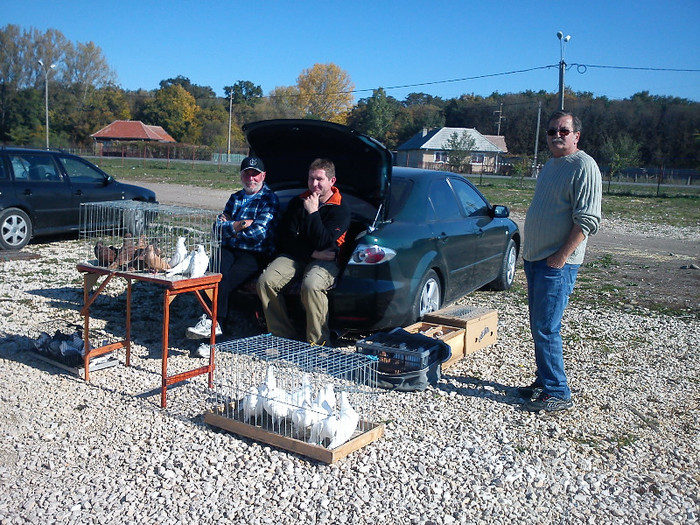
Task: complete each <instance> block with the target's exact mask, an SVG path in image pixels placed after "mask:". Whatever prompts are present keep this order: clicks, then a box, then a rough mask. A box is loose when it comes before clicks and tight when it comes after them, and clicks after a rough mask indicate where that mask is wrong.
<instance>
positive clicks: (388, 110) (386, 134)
mask: <svg viewBox="0 0 700 525" xmlns="http://www.w3.org/2000/svg"><path fill="white" fill-rule="evenodd" d="M399 109H400V104H399V102H398V101H397V100H396V99H395V98H394V97H388V96H387V95H386V92H385V91H384V89H382V88H379V89H375V90H373V91H372V96H371V97H369V98H366V99H362V100H360V101H359V102H358V103H357V106H355V107H354V108H353V109H352V112H351V114H350V117H349V119H348V124H349V125H351V126H352V127H354V128H355V129H357V130H358V131H361V132H362V133H366V134H367V135H369V136H370V137H373V138H375V139H377V140H379V141H380V142H382V143H384V144H385V145H387V146H388V147H390V148H391V147H396V145H397V144H395V142H396V141H395V136H396V134H395V119H396V115H397V113H398V111H399Z"/></svg>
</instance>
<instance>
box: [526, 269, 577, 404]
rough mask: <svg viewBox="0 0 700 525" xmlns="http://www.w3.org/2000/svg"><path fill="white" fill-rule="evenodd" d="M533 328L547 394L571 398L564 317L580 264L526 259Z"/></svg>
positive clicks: (541, 383)
mask: <svg viewBox="0 0 700 525" xmlns="http://www.w3.org/2000/svg"><path fill="white" fill-rule="evenodd" d="M524 268H525V276H526V277H527V302H528V308H529V312H530V331H531V332H532V339H533V340H534V342H535V363H536V365H537V377H536V380H535V382H536V384H538V385H539V386H541V387H542V389H543V391H544V392H545V393H547V394H550V395H553V396H556V397H558V398H561V399H564V400H568V399H570V398H571V390H569V385H568V384H567V381H566V373H565V372H564V348H563V346H562V340H561V333H560V331H561V318H562V316H563V315H564V310H565V309H566V305H567V304H568V302H569V295H571V292H572V291H573V289H574V284H575V283H576V275H577V274H578V268H579V265H578V264H565V265H564V267H563V268H550V267H549V266H547V260H546V259H543V260H541V261H524Z"/></svg>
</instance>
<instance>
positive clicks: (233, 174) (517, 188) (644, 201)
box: [90, 157, 700, 227]
mask: <svg viewBox="0 0 700 525" xmlns="http://www.w3.org/2000/svg"><path fill="white" fill-rule="evenodd" d="M90 160H92V161H93V162H95V163H96V164H98V165H99V166H100V167H101V168H102V169H104V170H105V171H107V172H108V173H110V174H111V175H113V176H114V177H115V178H117V179H118V180H122V181H124V182H128V181H129V180H132V181H133V180H141V181H150V182H161V183H169V184H183V185H192V186H202V187H206V188H213V189H222V190H235V189H237V188H240V181H239V179H238V165H232V164H213V163H203V162H194V163H193V162H183V161H170V162H167V161H164V160H149V159H145V160H144V159H121V158H108V157H100V158H92V159H90ZM469 179H470V180H471V181H472V182H474V183H475V184H476V185H477V186H478V188H479V189H480V190H481V192H482V193H483V194H484V195H485V196H486V197H487V198H488V199H489V200H490V201H491V202H492V203H494V204H505V205H507V206H509V207H510V208H511V210H513V211H514V212H516V213H524V212H525V211H526V210H527V207H528V205H529V203H530V201H531V199H532V194H533V191H534V186H535V181H534V179H531V178H524V179H519V178H514V177H483V178H480V177H479V176H478V175H473V176H469ZM657 191H658V193H659V195H658V196H657ZM603 213H604V214H605V216H606V217H607V218H609V219H614V218H617V217H620V218H625V219H627V220H633V221H635V222H640V223H652V224H669V225H672V226H681V227H698V226H700V186H661V187H660V188H657V187H656V186H655V185H646V184H644V185H643V184H625V185H621V184H615V183H613V184H611V185H610V190H609V191H608V183H607V181H604V183H603Z"/></svg>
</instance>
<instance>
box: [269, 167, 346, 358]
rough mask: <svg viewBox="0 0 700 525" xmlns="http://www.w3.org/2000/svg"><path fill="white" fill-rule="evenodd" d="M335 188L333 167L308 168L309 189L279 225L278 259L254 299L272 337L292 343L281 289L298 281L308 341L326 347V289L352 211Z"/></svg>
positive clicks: (336, 270)
mask: <svg viewBox="0 0 700 525" xmlns="http://www.w3.org/2000/svg"><path fill="white" fill-rule="evenodd" d="M334 184H335V165H334V164H333V162H331V161H330V160H327V159H316V160H314V161H313V162H312V163H311V166H309V178H308V187H309V189H308V191H305V192H304V193H302V194H301V195H298V196H296V197H294V198H293V199H292V200H291V201H290V203H289V207H288V208H287V210H286V211H285V213H284V216H283V217H282V220H281V222H280V229H279V231H278V234H279V246H280V255H279V256H278V257H277V258H276V259H275V260H274V261H272V262H271V263H270V265H269V266H268V267H267V268H266V269H265V271H264V272H263V273H262V275H261V276H260V278H259V279H258V285H257V288H258V295H259V296H260V300H261V301H262V307H263V312H264V314H265V320H266V321H267V327H268V329H269V330H270V333H272V334H273V335H276V336H278V337H285V338H288V339H296V338H297V337H298V334H297V330H296V329H295V327H294V325H293V324H292V322H291V321H290V319H289V314H288V313H287V308H286V305H285V300H284V297H283V296H282V295H281V292H282V288H284V287H285V285H287V284H288V283H289V282H291V281H292V280H293V279H295V278H301V277H302V276H303V279H302V282H301V301H302V304H303V305H304V309H305V310H306V340H307V341H309V342H310V343H314V344H319V345H323V344H330V332H329V330H328V296H327V290H328V288H330V287H331V286H332V285H333V283H334V282H335V278H336V277H337V276H338V273H339V268H338V264H337V261H336V257H337V254H338V249H339V248H340V246H341V245H342V244H343V241H344V240H345V233H346V231H347V229H348V227H349V226H350V208H349V206H348V205H347V204H346V203H345V202H343V199H342V196H341V194H340V191H338V188H336V187H335V186H334Z"/></svg>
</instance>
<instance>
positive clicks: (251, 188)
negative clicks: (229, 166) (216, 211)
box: [241, 168, 265, 195]
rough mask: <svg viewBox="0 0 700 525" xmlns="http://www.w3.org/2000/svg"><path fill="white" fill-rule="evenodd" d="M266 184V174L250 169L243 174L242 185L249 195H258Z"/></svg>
mask: <svg viewBox="0 0 700 525" xmlns="http://www.w3.org/2000/svg"><path fill="white" fill-rule="evenodd" d="M263 182H265V172H264V171H258V170H254V169H253V168H248V169H246V170H243V171H242V172H241V184H242V185H243V190H245V192H246V193H247V194H248V195H252V194H253V193H258V192H259V191H260V190H261V189H262V187H263Z"/></svg>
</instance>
